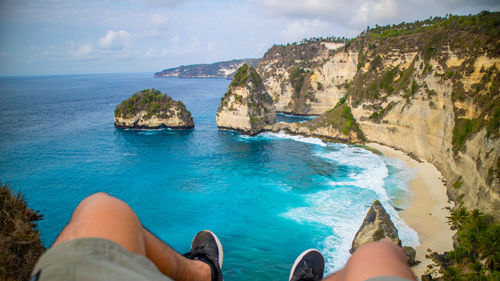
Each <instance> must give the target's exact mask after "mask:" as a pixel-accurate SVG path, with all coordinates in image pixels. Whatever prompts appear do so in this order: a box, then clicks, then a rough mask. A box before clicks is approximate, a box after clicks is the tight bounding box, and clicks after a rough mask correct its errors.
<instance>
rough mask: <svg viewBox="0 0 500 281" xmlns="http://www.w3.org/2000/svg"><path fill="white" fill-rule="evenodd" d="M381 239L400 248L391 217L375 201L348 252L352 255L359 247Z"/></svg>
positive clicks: (399, 241)
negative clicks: (389, 241)
mask: <svg viewBox="0 0 500 281" xmlns="http://www.w3.org/2000/svg"><path fill="white" fill-rule="evenodd" d="M382 239H388V240H391V241H392V242H394V243H396V244H398V245H399V246H401V240H399V236H398V230H397V229H396V227H395V226H394V224H393V223H392V221H391V217H390V216H389V214H387V212H386V211H385V209H384V207H383V206H382V204H380V202H379V201H378V200H375V202H373V205H372V206H371V207H370V210H368V213H367V214H366V217H365V219H364V220H363V224H361V227H360V228H359V230H358V232H357V233H356V236H355V237H354V240H353V241H352V248H351V250H350V252H351V253H354V251H356V249H357V248H359V247H360V246H362V245H364V244H366V243H370V242H375V241H379V240H382Z"/></svg>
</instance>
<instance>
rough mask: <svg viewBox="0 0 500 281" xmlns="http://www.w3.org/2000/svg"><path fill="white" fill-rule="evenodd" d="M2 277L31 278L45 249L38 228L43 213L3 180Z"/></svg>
mask: <svg viewBox="0 0 500 281" xmlns="http://www.w3.org/2000/svg"><path fill="white" fill-rule="evenodd" d="M0 214H1V215H0V280H6V281H11V280H12V281H14V280H28V279H29V276H30V273H31V271H32V270H33V267H34V266H35V264H36V262H37V260H38V258H39V257H40V256H41V255H42V253H43V252H44V251H45V248H44V247H43V245H42V242H41V241H40V235H39V233H38V230H37V229H36V226H37V222H38V221H39V220H41V219H42V217H43V215H41V214H39V212H38V211H36V212H35V211H33V210H32V209H30V208H29V207H28V205H27V204H26V201H25V200H24V198H23V196H22V195H21V193H17V194H14V193H12V191H11V189H10V187H9V186H7V185H2V183H1V182H0Z"/></svg>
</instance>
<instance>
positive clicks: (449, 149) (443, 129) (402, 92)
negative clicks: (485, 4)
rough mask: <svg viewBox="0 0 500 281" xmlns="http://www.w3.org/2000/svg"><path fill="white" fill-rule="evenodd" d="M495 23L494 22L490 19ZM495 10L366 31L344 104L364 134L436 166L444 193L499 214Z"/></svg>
mask: <svg viewBox="0 0 500 281" xmlns="http://www.w3.org/2000/svg"><path fill="white" fill-rule="evenodd" d="M495 22H496V24H495ZM499 22H500V14H499V13H492V14H482V15H478V16H470V17H451V18H449V19H447V20H442V21H437V22H436V23H434V24H429V25H426V26H422V25H421V26H420V27H414V28H413V31H412V32H407V34H398V33H396V34H395V35H394V36H392V35H391V33H390V32H394V30H391V29H389V30H383V29H381V28H380V30H373V31H369V32H368V33H367V34H364V35H363V36H361V37H360V38H359V40H358V42H357V43H358V44H359V46H360V47H359V49H360V58H362V59H360V64H359V66H360V69H359V70H358V72H357V73H356V76H355V77H354V79H353V80H352V82H351V83H350V84H349V89H348V103H349V104H350V105H351V106H352V113H353V115H354V117H355V118H356V120H358V122H359V125H360V128H361V130H362V131H363V133H364V134H365V136H366V138H367V139H368V140H370V141H375V142H379V143H382V144H386V145H389V146H392V147H395V148H397V149H400V150H403V151H406V152H411V153H412V154H413V155H415V156H417V157H419V158H423V159H425V160H427V161H429V162H431V163H433V164H434V165H436V167H438V169H439V170H440V171H441V172H442V173H443V175H444V176H445V177H446V179H447V180H448V195H449V196H450V197H451V198H452V199H454V200H455V201H459V200H463V202H464V205H465V206H466V207H468V208H479V209H481V210H482V211H484V212H487V213H490V214H493V215H494V216H495V217H496V218H497V219H498V218H500V185H499V172H500V170H499V150H500V138H499V135H500V132H499V119H500V94H499V86H500V76H499V75H498V72H499V71H498V70H499V67H500V58H499V52H498V50H499V48H498V46H499V42H500V37H499V31H500V28H499V25H498V23H499Z"/></svg>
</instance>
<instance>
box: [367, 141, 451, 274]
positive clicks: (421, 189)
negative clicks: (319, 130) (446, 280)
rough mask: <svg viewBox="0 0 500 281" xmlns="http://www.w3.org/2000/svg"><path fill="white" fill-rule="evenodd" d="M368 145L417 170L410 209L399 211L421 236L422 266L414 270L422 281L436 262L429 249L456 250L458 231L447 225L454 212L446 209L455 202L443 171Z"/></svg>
mask: <svg viewBox="0 0 500 281" xmlns="http://www.w3.org/2000/svg"><path fill="white" fill-rule="evenodd" d="M367 146H369V147H372V148H374V149H376V150H378V151H380V152H382V154H383V155H384V156H385V157H387V158H396V159H399V160H401V161H403V162H404V163H406V164H407V165H408V166H409V167H410V168H412V169H415V170H416V171H417V174H416V177H415V178H414V179H412V180H411V181H410V182H409V190H410V191H411V193H412V197H411V199H410V206H409V207H408V208H406V209H405V210H403V211H401V212H399V216H400V217H401V218H402V219H403V220H404V221H405V222H406V224H407V225H408V226H409V227H411V228H413V229H414V230H415V231H416V232H417V233H418V240H419V243H420V245H418V246H417V247H416V248H415V250H416V252H417V253H416V257H415V258H416V260H418V261H421V263H420V264H418V265H416V266H413V267H412V270H413V272H414V273H415V275H417V278H418V279H419V280H420V277H421V275H422V274H424V270H425V269H426V267H427V265H428V264H431V263H432V261H431V260H430V259H427V258H425V255H426V254H427V249H431V250H432V251H434V252H438V253H443V252H445V251H450V250H453V239H452V236H453V234H454V233H455V232H454V231H452V230H450V227H449V225H448V223H447V221H448V220H447V218H446V217H447V216H449V214H450V211H449V210H448V209H446V207H450V208H452V207H453V205H454V203H453V202H451V201H449V199H448V196H447V195H446V186H445V185H444V184H443V182H442V180H441V179H442V178H443V176H442V175H441V172H439V170H438V169H437V168H436V167H435V166H434V165H432V164H431V163H429V162H427V161H425V160H422V162H419V161H416V160H415V159H412V158H410V157H409V156H408V155H407V154H406V153H404V152H402V151H399V150H396V149H394V148H392V147H389V146H386V145H381V144H378V143H372V142H371V143H367Z"/></svg>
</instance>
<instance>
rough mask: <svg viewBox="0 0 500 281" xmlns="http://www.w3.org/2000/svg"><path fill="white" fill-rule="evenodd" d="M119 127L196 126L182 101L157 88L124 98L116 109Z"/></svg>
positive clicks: (116, 124) (189, 127)
mask: <svg viewBox="0 0 500 281" xmlns="http://www.w3.org/2000/svg"><path fill="white" fill-rule="evenodd" d="M115 126H116V127H118V128H133V129H157V128H161V127H167V128H171V129H191V128H194V122H193V118H192V117H191V112H189V111H188V110H187V109H186V106H184V104H183V103H182V102H181V101H174V100H173V99H172V98H171V97H169V96H167V95H164V94H162V93H161V92H160V91H158V90H156V89H151V90H150V89H146V90H142V91H140V92H137V93H135V94H134V95H133V96H132V97H131V98H128V99H126V100H124V101H123V102H122V103H120V105H118V106H117V107H116V109H115Z"/></svg>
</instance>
